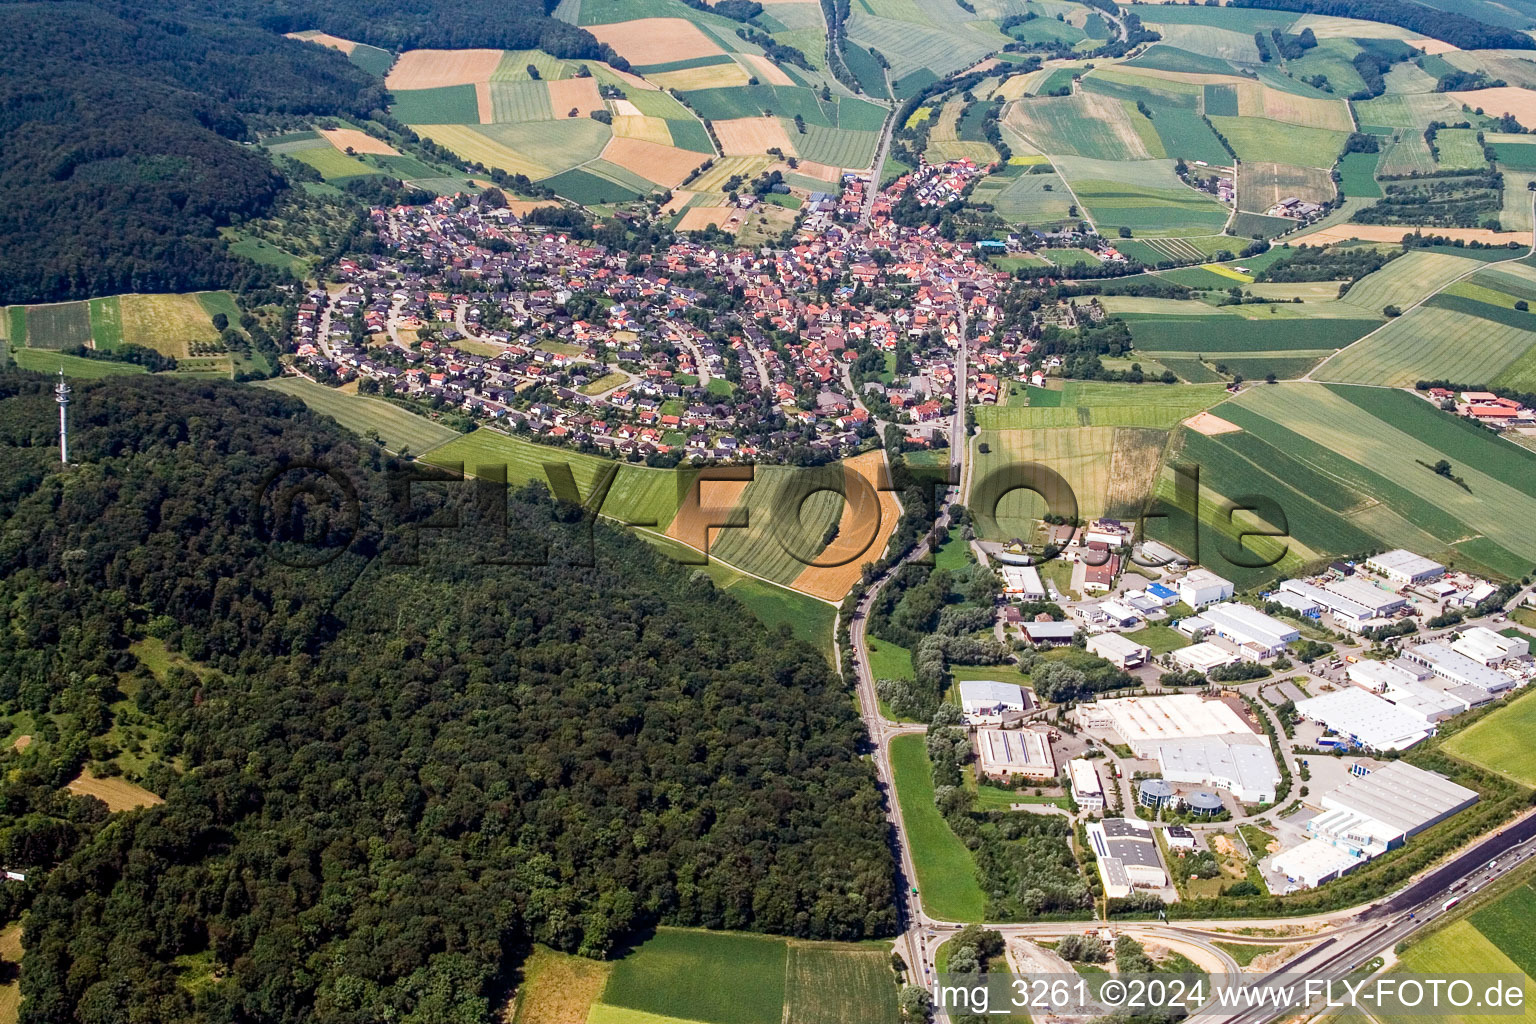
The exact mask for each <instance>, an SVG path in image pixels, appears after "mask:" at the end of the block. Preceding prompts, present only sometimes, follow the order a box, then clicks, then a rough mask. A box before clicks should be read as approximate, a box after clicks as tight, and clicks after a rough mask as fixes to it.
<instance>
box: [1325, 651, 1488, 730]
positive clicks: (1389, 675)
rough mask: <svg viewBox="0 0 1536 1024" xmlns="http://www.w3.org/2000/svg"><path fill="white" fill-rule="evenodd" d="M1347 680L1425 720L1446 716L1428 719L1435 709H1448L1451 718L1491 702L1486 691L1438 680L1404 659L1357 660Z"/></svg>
mask: <svg viewBox="0 0 1536 1024" xmlns="http://www.w3.org/2000/svg"><path fill="white" fill-rule="evenodd" d="M1348 674H1349V681H1350V682H1352V683H1354V684H1355V685H1357V686H1363V687H1365V688H1366V689H1367V690H1370V691H1371V692H1372V693H1379V694H1381V695H1382V696H1383V697H1385V698H1386V699H1387V700H1389V701H1391V702H1392V703H1393V704H1397V705H1398V706H1400V707H1410V708H1415V709H1418V710H1421V711H1424V712H1425V721H1436V722H1438V721H1442V720H1443V719H1445V718H1447V717H1450V716H1449V715H1438V716H1431V715H1429V714H1428V713H1427V712H1428V711H1429V710H1430V709H1431V708H1434V707H1440V708H1447V709H1449V710H1450V715H1459V714H1461V713H1462V712H1463V711H1470V710H1471V709H1472V708H1477V707H1482V706H1483V705H1484V704H1487V703H1488V702H1489V701H1490V700H1492V699H1493V696H1492V695H1491V694H1489V692H1488V691H1487V690H1484V689H1481V688H1479V687H1476V686H1466V685H1463V684H1460V683H1451V682H1450V681H1449V680H1445V679H1440V678H1438V677H1436V676H1435V674H1434V673H1433V672H1431V671H1430V670H1429V669H1428V668H1425V667H1424V666H1423V665H1420V664H1417V663H1415V662H1412V661H1409V660H1408V659H1407V658H1396V659H1394V660H1392V661H1358V662H1356V663H1355V664H1353V665H1351V666H1349V673H1348Z"/></svg>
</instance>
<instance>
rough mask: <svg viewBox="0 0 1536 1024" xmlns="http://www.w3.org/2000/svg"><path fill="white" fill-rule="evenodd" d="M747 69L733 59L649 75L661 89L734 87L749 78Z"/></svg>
mask: <svg viewBox="0 0 1536 1024" xmlns="http://www.w3.org/2000/svg"><path fill="white" fill-rule="evenodd" d="M751 77H752V76H751V75H749V74H747V69H746V68H744V67H742V66H741V65H740V64H737V63H735V62H734V61H733V62H731V63H730V64H709V65H706V66H705V67H702V68H685V69H683V70H682V71H662V72H659V73H657V74H654V75H652V76H651V81H653V82H655V83H656V84H657V86H659V87H660V88H663V89H680V90H682V91H684V92H689V91H691V90H694V89H734V88H735V87H736V86H738V85H746V84H747V82H748V81H750V80H751Z"/></svg>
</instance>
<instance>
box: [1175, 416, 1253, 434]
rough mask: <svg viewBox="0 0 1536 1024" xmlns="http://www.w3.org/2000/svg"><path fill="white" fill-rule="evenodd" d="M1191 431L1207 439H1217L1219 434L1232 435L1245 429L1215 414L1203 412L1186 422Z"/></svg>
mask: <svg viewBox="0 0 1536 1024" xmlns="http://www.w3.org/2000/svg"><path fill="white" fill-rule="evenodd" d="M1184 423H1185V426H1187V427H1189V429H1190V430H1193V431H1195V432H1196V433H1199V434H1204V435H1206V436H1207V437H1215V436H1216V435H1217V434H1232V433H1236V432H1237V431H1239V430H1242V429H1243V428H1242V427H1240V426H1238V425H1237V424H1236V423H1229V422H1227V421H1226V420H1224V419H1222V418H1221V417H1220V416H1217V415H1215V414H1213V413H1208V412H1203V413H1201V414H1200V415H1198V416H1195V417H1192V418H1190V419H1188V420H1185V421H1184Z"/></svg>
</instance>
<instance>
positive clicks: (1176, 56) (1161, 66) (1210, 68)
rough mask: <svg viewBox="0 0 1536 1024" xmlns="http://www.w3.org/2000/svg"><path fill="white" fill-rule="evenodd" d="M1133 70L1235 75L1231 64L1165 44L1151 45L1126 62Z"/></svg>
mask: <svg viewBox="0 0 1536 1024" xmlns="http://www.w3.org/2000/svg"><path fill="white" fill-rule="evenodd" d="M1127 63H1128V64H1129V65H1130V66H1131V67H1134V68H1155V69H1157V70H1159V71H1185V72H1190V73H1193V74H1197V75H1231V74H1235V73H1236V72H1235V70H1234V69H1233V67H1232V65H1231V64H1228V63H1227V62H1226V61H1224V60H1221V59H1220V58H1218V57H1207V56H1205V55H1203V54H1199V53H1191V52H1190V51H1188V50H1181V49H1179V48H1178V47H1176V46H1169V45H1167V44H1166V43H1153V44H1152V45H1151V46H1149V47H1148V48H1147V50H1146V52H1144V53H1143V54H1142V55H1141V56H1139V57H1137V58H1136V59H1135V60H1131V61H1128V62H1127Z"/></svg>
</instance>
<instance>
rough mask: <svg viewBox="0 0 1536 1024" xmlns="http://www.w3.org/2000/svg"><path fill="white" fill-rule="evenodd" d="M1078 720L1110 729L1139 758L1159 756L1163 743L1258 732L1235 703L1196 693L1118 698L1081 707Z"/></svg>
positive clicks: (1148, 758) (1079, 707) (1091, 727)
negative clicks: (1234, 708)
mask: <svg viewBox="0 0 1536 1024" xmlns="http://www.w3.org/2000/svg"><path fill="white" fill-rule="evenodd" d="M1075 714H1076V715H1077V720H1078V722H1079V723H1080V724H1081V725H1083V726H1084V727H1085V728H1089V729H1109V730H1112V731H1113V732H1114V733H1115V735H1117V736H1119V737H1120V738H1121V739H1122V740H1124V741H1125V743H1126V745H1127V746H1129V747H1130V748H1131V751H1132V752H1133V753H1134V754H1135V755H1136V756H1137V757H1139V758H1144V759H1147V760H1151V759H1153V758H1155V757H1157V748H1158V745H1159V744H1162V743H1167V742H1171V741H1174V740H1184V739H1193V738H1197V737H1201V736H1230V735H1238V736H1253V735H1254V731H1253V729H1252V728H1250V727H1249V725H1248V723H1247V722H1245V721H1244V720H1243V717H1242V716H1241V715H1239V714H1238V713H1237V712H1236V711H1234V710H1232V708H1231V706H1230V705H1228V704H1226V703H1224V702H1222V701H1219V700H1203V699H1201V698H1200V697H1199V696H1198V695H1196V694H1193V693H1170V694H1162V695H1159V696H1155V697H1118V698H1114V699H1111V700H1097V701H1093V702H1092V703H1089V704H1081V705H1079V706H1078V708H1077V710H1076V712H1075Z"/></svg>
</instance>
